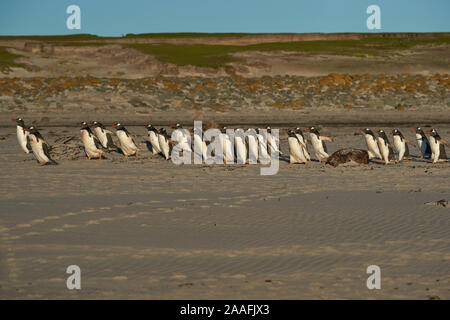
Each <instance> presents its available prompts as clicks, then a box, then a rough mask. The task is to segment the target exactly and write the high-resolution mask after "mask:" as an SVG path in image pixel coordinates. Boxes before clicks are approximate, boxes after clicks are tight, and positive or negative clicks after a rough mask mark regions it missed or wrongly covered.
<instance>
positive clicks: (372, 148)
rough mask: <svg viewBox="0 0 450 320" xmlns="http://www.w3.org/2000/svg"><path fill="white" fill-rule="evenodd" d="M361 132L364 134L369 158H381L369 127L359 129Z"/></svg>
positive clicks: (375, 139)
mask: <svg viewBox="0 0 450 320" xmlns="http://www.w3.org/2000/svg"><path fill="white" fill-rule="evenodd" d="M361 132H362V133H363V134H364V139H365V140H366V144H367V149H368V153H369V159H372V158H378V159H380V160H382V157H381V154H380V149H379V148H378V144H377V138H376V137H375V134H374V133H373V131H372V130H370V129H369V128H365V129H361Z"/></svg>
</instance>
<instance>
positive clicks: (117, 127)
mask: <svg viewBox="0 0 450 320" xmlns="http://www.w3.org/2000/svg"><path fill="white" fill-rule="evenodd" d="M112 127H113V128H116V130H124V129H125V127H124V126H123V125H122V124H121V123H120V122H116V123H115V124H113V125H112Z"/></svg>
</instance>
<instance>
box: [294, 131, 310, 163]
mask: <svg viewBox="0 0 450 320" xmlns="http://www.w3.org/2000/svg"><path fill="white" fill-rule="evenodd" d="M295 136H296V137H297V139H298V141H299V143H300V147H301V148H302V151H303V155H304V157H305V158H306V160H308V161H310V160H311V156H310V155H309V152H308V148H307V147H306V144H307V143H308V140H306V138H305V136H304V135H303V131H302V129H301V128H299V127H297V128H295Z"/></svg>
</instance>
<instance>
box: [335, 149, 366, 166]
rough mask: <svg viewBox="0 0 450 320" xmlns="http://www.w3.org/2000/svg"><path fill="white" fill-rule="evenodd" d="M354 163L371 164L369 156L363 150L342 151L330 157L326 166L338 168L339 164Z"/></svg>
mask: <svg viewBox="0 0 450 320" xmlns="http://www.w3.org/2000/svg"><path fill="white" fill-rule="evenodd" d="M347 162H354V163H359V164H368V163H369V154H368V152H367V151H366V150H361V149H352V148H347V149H340V150H338V151H336V152H335V153H333V154H332V155H331V156H329V157H328V159H327V162H326V164H329V165H331V166H333V167H337V166H338V165H339V164H344V163H347Z"/></svg>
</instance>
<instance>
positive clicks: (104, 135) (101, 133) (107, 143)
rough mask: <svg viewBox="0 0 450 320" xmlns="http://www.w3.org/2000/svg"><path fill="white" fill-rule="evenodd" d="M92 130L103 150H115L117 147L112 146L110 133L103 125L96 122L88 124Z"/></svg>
mask: <svg viewBox="0 0 450 320" xmlns="http://www.w3.org/2000/svg"><path fill="white" fill-rule="evenodd" d="M89 125H90V126H91V128H92V131H93V132H94V134H95V135H96V137H97V138H98V140H99V141H100V143H101V144H102V147H103V148H105V149H108V150H110V149H117V146H116V145H115V144H114V142H113V139H112V132H111V131H109V130H107V129H106V128H105V126H104V125H103V124H101V123H100V122H98V121H94V122H92V123H90V124H89Z"/></svg>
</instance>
